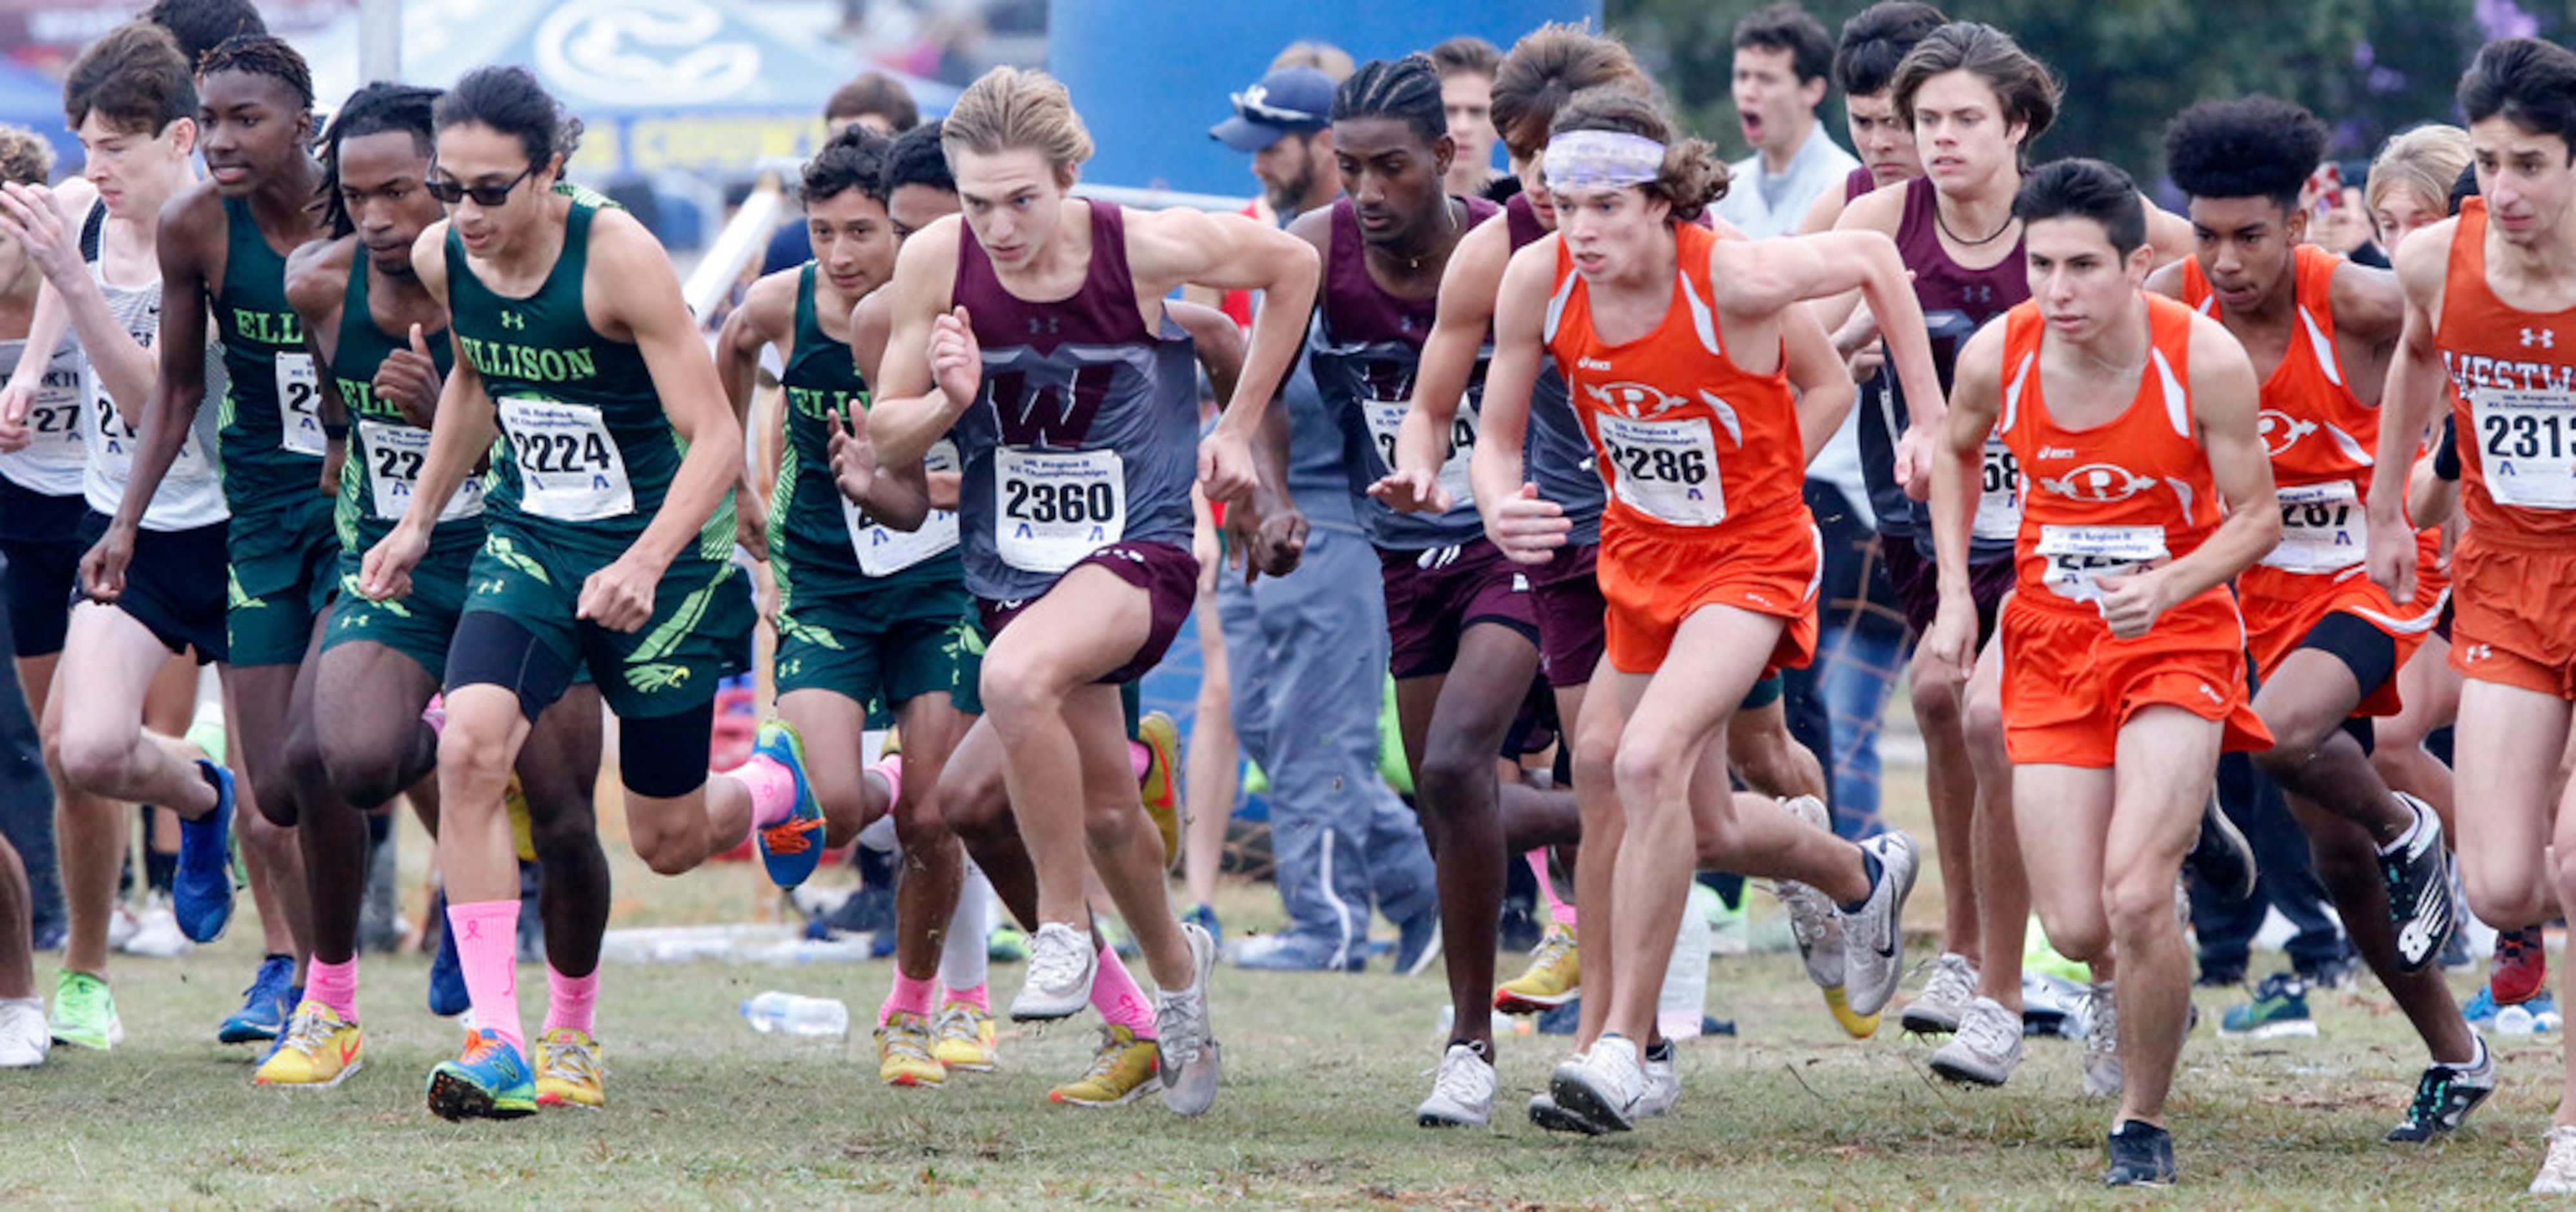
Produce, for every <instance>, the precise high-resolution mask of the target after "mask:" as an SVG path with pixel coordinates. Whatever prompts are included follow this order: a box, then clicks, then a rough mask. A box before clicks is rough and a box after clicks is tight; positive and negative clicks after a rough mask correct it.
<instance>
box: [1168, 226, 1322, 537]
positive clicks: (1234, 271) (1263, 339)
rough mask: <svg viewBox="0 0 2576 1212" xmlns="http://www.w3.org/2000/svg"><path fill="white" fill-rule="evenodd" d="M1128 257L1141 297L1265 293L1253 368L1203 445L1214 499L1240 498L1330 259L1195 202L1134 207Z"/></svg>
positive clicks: (1202, 465) (1247, 367) (1203, 474)
mask: <svg viewBox="0 0 2576 1212" xmlns="http://www.w3.org/2000/svg"><path fill="white" fill-rule="evenodd" d="M1127 258H1128V264H1129V265H1130V267H1131V268H1132V271H1133V272H1134V274H1135V275H1136V287H1137V293H1138V294H1140V295H1142V294H1147V293H1148V292H1149V291H1150V293H1151V295H1152V296H1154V297H1160V296H1162V295H1164V294H1166V293H1169V292H1170V291H1171V290H1172V289H1173V288H1174V287H1177V286H1180V285H1181V284H1183V283H1196V284H1198V285H1201V286H1213V287H1217V288H1220V289H1225V290H1257V291H1260V292H1261V294H1262V299H1261V311H1260V312H1259V313H1258V314H1257V315H1255V316H1254V317H1253V319H1252V342H1251V345H1250V347H1249V348H1248V349H1247V350H1246V352H1245V354H1244V366H1243V375H1242V377H1241V379H1239V380H1238V381H1237V382H1236V384H1235V390H1234V395H1233V398H1232V399H1230V400H1229V401H1227V403H1226V406H1225V415H1224V416H1223V417H1221V418H1219V419H1218V421H1217V423H1216V428H1215V429H1214V430H1213V431H1212V432H1210V433H1209V434H1208V437H1207V439H1206V440H1205V441H1203V442H1202V443H1200V447H1199V476H1200V479H1202V480H1204V481H1206V482H1207V488H1208V495H1209V497H1210V498H1211V499H1214V500H1220V501H1223V500H1233V499H1239V498H1241V497H1242V496H1244V495H1245V494H1247V493H1249V492H1250V491H1251V489H1252V484H1253V479H1254V475H1255V473H1254V471H1253V469H1252V465H1251V452H1250V447H1251V439H1252V434H1253V433H1254V432H1255V431H1256V430H1258V429H1259V428H1260V425H1261V417H1262V414H1263V413H1265V412H1267V411H1268V410H1269V408H1270V400H1271V397H1273V396H1275V395H1277V394H1278V392H1279V384H1280V381H1281V380H1282V379H1285V378H1286V377H1287V374H1288V367H1289V365H1290V363H1291V362H1292V361H1293V360H1294V359H1295V358H1296V356H1297V350H1298V348H1299V345H1300V343H1301V339H1302V337H1303V335H1304V333H1305V327H1306V317H1307V315H1308V314H1309V313H1310V312H1311V311H1312V310H1313V309H1314V306H1315V288H1316V283H1317V281H1318V280H1319V279H1320V278H1321V277H1322V275H1323V260H1322V258H1320V257H1318V256H1316V255H1315V249H1314V246H1313V245H1310V244H1308V243H1307V242H1306V241H1304V240H1301V239H1298V238H1297V237H1295V236H1292V235H1290V234H1288V233H1287V232H1284V231H1281V230H1279V229H1277V228H1275V227H1265V226H1263V225H1261V224H1259V223H1256V222H1254V221H1252V220H1250V219H1247V218H1245V217H1243V216H1241V215H1211V214H1205V213H1202V212H1199V211H1193V210H1186V209H1183V210H1167V211H1157V212H1154V213H1151V214H1141V213H1137V212H1132V211H1131V212H1129V218H1128V221H1127Z"/></svg>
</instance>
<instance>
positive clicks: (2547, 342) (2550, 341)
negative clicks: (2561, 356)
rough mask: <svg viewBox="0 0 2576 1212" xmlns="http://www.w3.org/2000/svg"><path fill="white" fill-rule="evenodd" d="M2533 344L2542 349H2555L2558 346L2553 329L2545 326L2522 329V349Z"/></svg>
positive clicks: (2556, 336) (2556, 335)
mask: <svg viewBox="0 0 2576 1212" xmlns="http://www.w3.org/2000/svg"><path fill="white" fill-rule="evenodd" d="M2534 345H2537V346H2539V347H2541V348H2542V349H2556V348H2557V347H2558V334H2557V333H2556V332H2555V331H2553V330H2551V329H2546V328H2526V329H2523V330H2522V347H2523V348H2524V349H2529V348H2531V347H2532V346H2534Z"/></svg>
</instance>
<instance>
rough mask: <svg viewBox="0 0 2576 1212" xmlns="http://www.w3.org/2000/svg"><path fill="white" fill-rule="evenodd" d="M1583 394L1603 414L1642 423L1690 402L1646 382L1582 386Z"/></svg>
mask: <svg viewBox="0 0 2576 1212" xmlns="http://www.w3.org/2000/svg"><path fill="white" fill-rule="evenodd" d="M1583 394H1585V395H1587V396H1590V397H1592V400H1593V402H1594V403H1596V404H1599V405H1600V406H1601V408H1602V410H1603V411H1605V412H1615V413H1618V414H1619V415H1621V416H1627V417H1637V418H1640V419H1645V420H1651V419H1653V418H1655V417H1660V416H1662V415H1664V414H1665V413H1668V412H1671V411H1672V410H1674V409H1676V408H1679V407H1681V406H1683V405H1685V404H1688V403H1690V401H1688V400H1685V399H1683V398H1681V397H1680V396H1668V395H1665V394H1664V391H1663V389H1662V388H1660V387H1656V386H1654V385H1653V384H1650V383H1604V384H1601V385H1600V386H1598V387H1596V386H1593V385H1592V384H1589V383H1586V384H1584V386H1583Z"/></svg>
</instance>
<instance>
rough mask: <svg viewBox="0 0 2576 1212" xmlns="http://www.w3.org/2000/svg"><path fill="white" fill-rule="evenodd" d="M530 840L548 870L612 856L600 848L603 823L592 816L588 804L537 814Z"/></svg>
mask: <svg viewBox="0 0 2576 1212" xmlns="http://www.w3.org/2000/svg"><path fill="white" fill-rule="evenodd" d="M528 844H529V845H530V846H531V847H532V848H534V849H535V850H536V852H537V861H538V862H540V863H542V864H544V865H545V867H546V869H547V870H548V871H555V870H560V869H564V868H567V867H575V866H587V865H590V864H594V863H605V862H607V860H608V855H607V853H606V852H604V851H602V850H601V849H600V848H599V827H598V824H597V822H595V821H593V820H592V819H591V816H590V806H589V805H588V804H584V805H582V810H581V811H580V812H551V813H549V812H542V811H540V812H538V813H536V814H534V816H533V818H532V819H531V820H530V821H529V822H528Z"/></svg>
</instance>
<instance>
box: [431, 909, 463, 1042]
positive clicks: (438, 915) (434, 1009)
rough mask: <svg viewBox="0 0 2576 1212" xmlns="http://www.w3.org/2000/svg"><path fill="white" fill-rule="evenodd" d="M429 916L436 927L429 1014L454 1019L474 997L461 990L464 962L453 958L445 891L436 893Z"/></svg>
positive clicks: (454, 953)
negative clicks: (436, 945)
mask: <svg viewBox="0 0 2576 1212" xmlns="http://www.w3.org/2000/svg"><path fill="white" fill-rule="evenodd" d="M429 913H430V917H431V918H432V919H434V920H435V921H437V923H438V955H437V957H436V958H434V959H432V960H430V961H429V1012H430V1013H432V1014H435V1015H437V1016H438V1017H440V1018H454V1017H456V1016H457V1015H460V1014H463V1013H465V1011H466V1010H467V1009H468V1008H470V1007H471V1006H473V1005H474V995H473V994H471V993H469V992H467V991H466V988H465V961H464V960H461V959H458V958H457V957H456V932H455V931H453V930H450V929H448V928H447V893H446V891H445V890H443V889H442V890H441V891H440V892H439V894H438V899H437V900H436V901H435V902H434V903H432V904H431V906H430V911H429Z"/></svg>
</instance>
